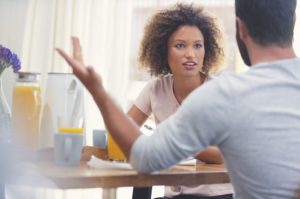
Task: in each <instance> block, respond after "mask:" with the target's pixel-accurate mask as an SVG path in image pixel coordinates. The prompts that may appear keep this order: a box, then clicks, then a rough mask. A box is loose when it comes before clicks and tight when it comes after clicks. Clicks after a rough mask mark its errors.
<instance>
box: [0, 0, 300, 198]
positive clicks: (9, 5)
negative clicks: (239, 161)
mask: <svg viewBox="0 0 300 199" xmlns="http://www.w3.org/2000/svg"><path fill="white" fill-rule="evenodd" d="M178 2H186V3H194V4H201V5H203V6H205V7H206V8H207V10H209V11H211V13H212V14H213V15H215V16H216V17H217V18H218V20H219V24H220V25H221V27H222V30H223V33H224V37H225V44H226V48H227V51H226V61H225V63H224V66H223V68H224V70H228V71H235V72H243V71H245V70H247V67H245V66H244V64H243V62H242V61H241V59H240V56H239V53H238V50H237V46H236V43H235V17H234V0H193V1H191V0H181V1H178V0H0V27H1V28H0V44H2V45H4V46H6V47H9V48H10V49H11V50H12V51H14V52H15V53H17V54H18V55H19V57H20V59H21V62H22V69H21V71H24V72H39V73H41V85H42V92H45V90H43V88H45V84H46V78H47V73H48V72H71V71H70V70H69V67H68V66H67V65H66V63H65V62H64V61H63V60H62V58H61V57H59V55H58V54H57V53H56V52H55V51H54V49H55V47H59V48H62V49H64V50H66V51H67V52H69V53H71V40H70V37H71V36H78V37H79V38H80V40H81V44H82V47H83V53H84V61H85V63H86V64H88V65H92V66H94V67H95V70H96V71H98V72H99V73H100V74H101V76H102V78H103V82H104V85H105V87H106V89H107V90H108V91H109V93H110V94H111V95H112V96H113V98H114V99H115V101H116V102H117V103H118V104H119V105H120V106H121V107H122V109H123V110H124V111H126V110H127V109H128V108H129V106H130V105H131V103H132V101H133V100H134V99H135V98H136V97H137V95H138V93H139V92H140V91H141V89H142V88H143V86H144V85H145V84H146V83H147V81H149V80H150V78H151V77H150V76H149V74H148V72H147V71H146V70H144V69H141V68H140V65H139V63H138V62H137V56H138V50H139V44H140V40H141V38H142V35H143V27H144V25H145V23H146V22H147V19H148V18H149V17H150V16H151V15H152V14H153V13H154V12H155V11H156V10H158V9H161V8H163V7H165V6H168V5H171V4H175V3H178ZM297 16H300V9H299V6H298V9H297ZM298 18H299V17H298ZM299 35H300V20H299V19H298V20H297V21H296V29H295V38H294V46H295V49H296V52H297V54H298V55H299V54H300V36H299ZM3 79H4V81H3V82H4V91H5V94H6V96H7V99H8V103H9V104H10V105H11V102H12V88H13V85H14V81H15V77H14V74H13V73H12V70H11V69H10V70H6V71H5V74H4V75H3ZM84 111H85V122H86V140H87V144H89V145H90V144H91V143H92V130H93V129H104V124H103V121H102V118H101V115H100V113H99V111H98V109H97V108H96V105H95V103H94V102H93V100H92V98H91V97H90V95H89V94H88V93H87V92H85V93H84ZM150 122H151V121H150ZM41 133H42V132H41ZM130 191H131V189H119V190H118V198H122V199H126V198H130V197H131V192H130ZM99 192H101V189H99V190H91V191H90V192H89V191H84V192H80V190H76V191H75V190H72V191H56V192H52V191H42V193H39V194H42V195H43V197H38V198H74V199H75V198H77V199H79V198H87V197H88V198H90V199H91V198H94V197H95V198H99V196H100V195H101V194H100V193H99ZM162 192H163V188H162V187H158V188H157V189H154V191H153V197H155V196H162V194H163V193H162ZM93 196H94V197H93Z"/></svg>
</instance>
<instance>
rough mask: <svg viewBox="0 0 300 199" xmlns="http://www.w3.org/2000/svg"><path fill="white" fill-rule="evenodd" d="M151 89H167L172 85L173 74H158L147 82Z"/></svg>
mask: <svg viewBox="0 0 300 199" xmlns="http://www.w3.org/2000/svg"><path fill="white" fill-rule="evenodd" d="M149 84H151V87H152V88H153V89H166V88H167V89H169V88H170V87H172V86H173V75H172V74H167V75H160V76H158V77H155V78H154V79H153V80H151V81H150V82H149Z"/></svg>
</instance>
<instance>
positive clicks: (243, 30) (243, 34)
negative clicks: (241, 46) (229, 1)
mask: <svg viewBox="0 0 300 199" xmlns="http://www.w3.org/2000/svg"><path fill="white" fill-rule="evenodd" d="M236 23H237V27H236V28H238V30H236V31H237V32H238V33H239V36H240V39H241V40H242V41H245V39H246V38H247V37H248V36H249V33H248V28H247V27H246V24H245V22H244V21H243V20H241V19H240V18H239V17H236Z"/></svg>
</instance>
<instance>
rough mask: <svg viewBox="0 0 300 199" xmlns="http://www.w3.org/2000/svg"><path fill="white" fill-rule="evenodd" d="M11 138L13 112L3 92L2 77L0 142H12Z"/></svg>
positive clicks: (0, 91)
mask: <svg viewBox="0 0 300 199" xmlns="http://www.w3.org/2000/svg"><path fill="white" fill-rule="evenodd" d="M10 138H11V111H10V108H9V105H8V103H7V100H6V97H5V95H4V91H3V81H2V77H1V76H0V141H1V142H2V143H3V142H6V143H8V142H10Z"/></svg>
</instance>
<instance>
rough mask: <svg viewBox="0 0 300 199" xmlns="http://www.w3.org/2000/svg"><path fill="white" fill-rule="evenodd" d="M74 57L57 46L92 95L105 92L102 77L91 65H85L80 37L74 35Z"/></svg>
mask: <svg viewBox="0 0 300 199" xmlns="http://www.w3.org/2000/svg"><path fill="white" fill-rule="evenodd" d="M72 44H73V57H71V56H69V55H68V54H67V53H65V52H64V51H63V50H62V49H59V48H57V49H56V50H57V52H58V53H59V54H60V55H61V56H62V57H63V58H64V59H65V60H66V61H67V62H68V64H69V66H70V67H71V68H72V70H73V73H74V74H75V75H76V77H77V78H78V79H79V80H80V81H81V82H82V83H83V85H84V86H85V87H86V88H87V89H88V90H89V92H90V93H91V94H92V96H95V95H96V94H99V93H101V92H103V90H104V88H103V84H102V79H101V77H100V75H99V74H97V73H96V71H95V70H94V69H93V67H91V66H85V64H84V63H83V56H82V50H81V46H80V42H79V39H78V38H77V37H72Z"/></svg>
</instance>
